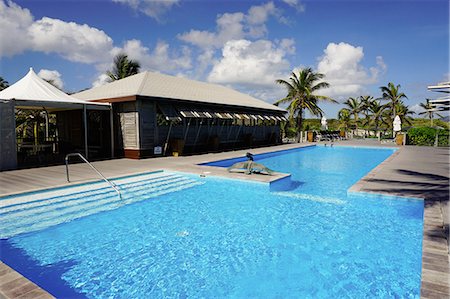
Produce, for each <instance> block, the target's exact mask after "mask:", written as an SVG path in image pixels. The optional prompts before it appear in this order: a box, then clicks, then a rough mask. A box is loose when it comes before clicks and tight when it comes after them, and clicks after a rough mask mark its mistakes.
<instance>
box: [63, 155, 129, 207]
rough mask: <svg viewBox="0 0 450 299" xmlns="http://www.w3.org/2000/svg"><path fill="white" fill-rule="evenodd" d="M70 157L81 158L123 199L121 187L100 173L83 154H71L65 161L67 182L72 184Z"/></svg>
mask: <svg viewBox="0 0 450 299" xmlns="http://www.w3.org/2000/svg"><path fill="white" fill-rule="evenodd" d="M70 157H80V159H81V160H82V161H83V162H85V163H86V164H87V165H89V166H90V167H91V168H92V169H93V170H94V171H95V172H96V173H97V174H98V175H99V176H100V177H101V178H102V179H103V180H104V181H105V182H107V183H108V184H109V185H110V186H111V188H113V189H114V191H116V193H117V195H118V196H119V199H122V194H121V193H120V190H119V187H117V185H116V184H114V183H113V182H111V181H110V180H108V179H107V178H105V176H104V175H103V174H101V173H100V171H98V170H97V168H95V167H94V165H92V164H91V163H90V162H89V161H88V160H87V159H86V158H85V157H83V155H82V154H80V153H71V154H67V155H66V158H65V161H66V175H67V182H69V183H70V178H69V158H70Z"/></svg>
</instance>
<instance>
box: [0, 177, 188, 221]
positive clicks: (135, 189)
mask: <svg viewBox="0 0 450 299" xmlns="http://www.w3.org/2000/svg"><path fill="white" fill-rule="evenodd" d="M191 182H193V181H192V180H190V179H187V178H173V179H171V180H166V181H163V182H158V183H152V184H145V183H140V184H130V186H129V187H127V188H122V192H123V194H122V200H123V199H128V198H130V197H133V196H139V195H142V194H145V193H152V192H158V191H159V190H165V189H168V188H173V187H176V186H179V185H183V184H186V183H191ZM103 191H104V192H101V193H97V192H96V193H91V192H86V193H85V194H84V195H83V194H82V195H81V196H78V197H76V198H73V197H70V196H62V197H61V198H60V199H52V200H49V201H48V202H47V201H43V202H41V205H39V206H32V207H29V205H27V208H21V209H16V210H13V211H10V212H8V213H4V214H0V227H2V226H3V225H5V222H6V223H7V222H8V221H15V218H18V219H21V218H25V217H28V216H33V217H37V216H38V215H40V214H47V213H50V212H52V211H54V210H58V211H63V210H65V209H68V208H73V207H75V208H76V207H78V206H80V205H84V204H90V203H98V202H100V203H101V202H103V201H106V200H107V201H111V200H119V197H118V195H117V193H116V192H115V191H114V190H112V188H105V189H103Z"/></svg>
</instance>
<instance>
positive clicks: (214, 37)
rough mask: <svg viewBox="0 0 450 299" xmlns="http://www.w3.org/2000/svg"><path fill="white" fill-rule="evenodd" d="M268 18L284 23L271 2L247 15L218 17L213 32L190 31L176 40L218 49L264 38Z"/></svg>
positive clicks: (203, 47)
mask: <svg viewBox="0 0 450 299" xmlns="http://www.w3.org/2000/svg"><path fill="white" fill-rule="evenodd" d="M269 17H274V18H276V19H277V20H278V21H279V22H282V23H283V22H285V19H284V18H283V16H282V14H281V11H280V10H279V9H278V8H277V7H276V6H275V5H274V4H273V2H268V3H266V4H261V5H255V6H252V7H250V9H249V10H248V12H247V14H244V13H242V12H236V13H225V14H222V15H218V16H217V19H216V30H215V31H206V30H205V31H202V30H194V29H192V30H190V31H189V32H185V33H183V34H179V35H178V38H179V39H180V40H182V41H184V42H187V43H190V44H192V45H194V46H197V47H199V48H201V49H210V48H215V49H219V48H221V47H223V45H224V44H225V43H226V42H228V41H230V40H238V39H243V38H247V39H248V38H253V39H254V38H261V37H264V36H265V35H266V34H267V27H266V25H265V23H266V22H267V21H268V20H269Z"/></svg>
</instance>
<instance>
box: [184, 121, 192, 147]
mask: <svg viewBox="0 0 450 299" xmlns="http://www.w3.org/2000/svg"><path fill="white" fill-rule="evenodd" d="M191 119H192V118H189V121H188V125H187V127H186V131H185V132H184V139H183V140H184V144H185V145H186V138H187V134H188V132H189V126H190V125H191Z"/></svg>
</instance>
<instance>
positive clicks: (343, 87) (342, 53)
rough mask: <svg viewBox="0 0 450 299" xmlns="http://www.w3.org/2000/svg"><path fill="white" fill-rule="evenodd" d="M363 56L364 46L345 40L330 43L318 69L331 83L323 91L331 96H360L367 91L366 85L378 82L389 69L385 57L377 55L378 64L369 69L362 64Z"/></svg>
mask: <svg viewBox="0 0 450 299" xmlns="http://www.w3.org/2000/svg"><path fill="white" fill-rule="evenodd" d="M363 58H364V51H363V48H362V47H355V46H352V45H350V44H347V43H344V42H341V43H339V44H335V43H330V44H328V46H327V47H326V49H325V50H324V55H323V56H322V57H320V58H319V62H318V65H317V71H318V72H319V73H323V74H325V81H327V82H328V83H330V84H331V87H330V88H328V89H326V90H324V92H323V93H324V94H327V95H329V96H358V95H360V94H361V93H362V92H364V91H365V87H366V85H369V84H374V83H376V82H377V81H378V79H379V76H380V75H381V74H384V73H385V72H386V69H387V66H386V64H385V63H384V61H383V58H382V57H381V56H377V57H376V64H377V66H374V67H370V68H369V69H367V68H365V67H364V66H363V65H362V64H361V61H362V59H363Z"/></svg>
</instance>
